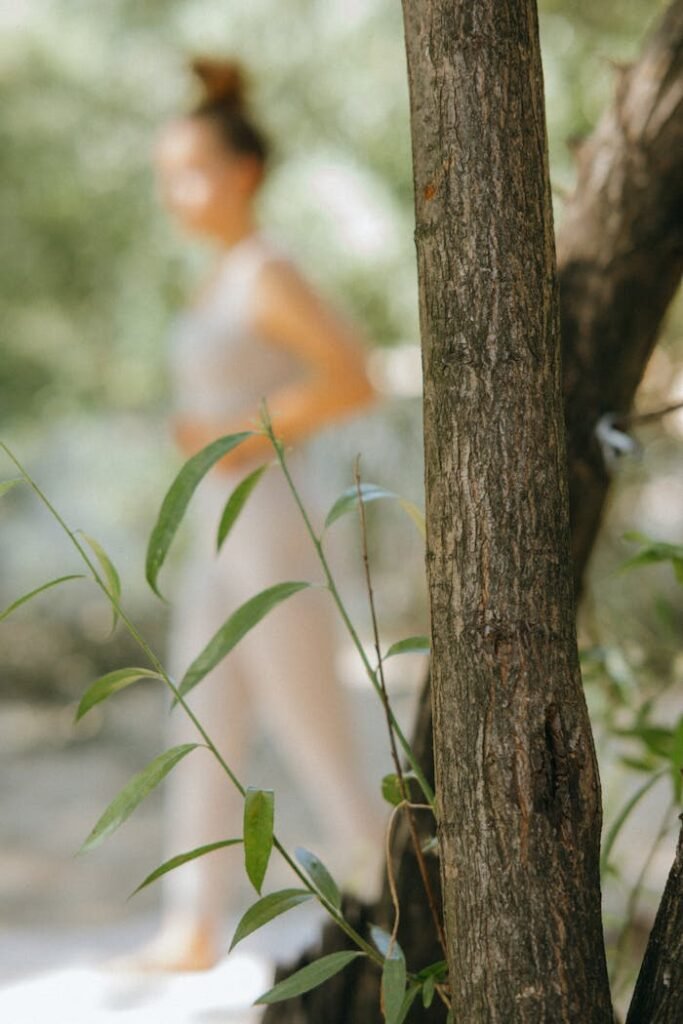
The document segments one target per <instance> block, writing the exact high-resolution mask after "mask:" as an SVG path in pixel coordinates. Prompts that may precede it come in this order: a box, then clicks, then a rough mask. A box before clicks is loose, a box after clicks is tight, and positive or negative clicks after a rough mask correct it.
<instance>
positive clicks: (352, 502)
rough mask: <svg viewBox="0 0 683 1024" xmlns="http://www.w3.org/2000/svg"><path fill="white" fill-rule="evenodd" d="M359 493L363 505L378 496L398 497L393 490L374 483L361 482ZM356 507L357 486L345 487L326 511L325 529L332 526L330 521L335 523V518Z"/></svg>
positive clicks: (376, 498) (378, 497)
mask: <svg viewBox="0 0 683 1024" xmlns="http://www.w3.org/2000/svg"><path fill="white" fill-rule="evenodd" d="M360 493H361V500H362V502H363V504H365V505H367V504H368V503H369V502H371V501H378V500H379V499H380V498H397V497H398V495H397V494H394V492H393V491H387V490H386V489H385V488H384V487H378V486H377V485H376V484H361V485H360ZM356 508H358V488H357V487H356V486H355V485H354V486H353V487H349V488H347V490H345V491H344V493H343V494H342V495H340V497H339V498H337V500H336V501H335V503H334V505H333V506H332V508H331V509H330V511H329V512H328V513H327V518H326V519H325V529H327V527H328V526H332V523H336V521H337V519H341V517H342V516H345V515H347V514H348V513H349V512H352V511H353V510H354V509H356Z"/></svg>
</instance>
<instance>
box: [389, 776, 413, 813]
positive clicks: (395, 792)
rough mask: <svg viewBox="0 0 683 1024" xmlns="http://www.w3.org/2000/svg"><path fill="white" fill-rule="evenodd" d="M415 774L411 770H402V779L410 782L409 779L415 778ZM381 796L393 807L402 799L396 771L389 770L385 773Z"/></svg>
mask: <svg viewBox="0 0 683 1024" xmlns="http://www.w3.org/2000/svg"><path fill="white" fill-rule="evenodd" d="M415 778H417V776H416V775H415V772H413V771H407V772H403V779H404V781H405V782H410V780H411V779H415ZM382 796H383V797H384V799H385V800H386V801H387V803H389V804H391V805H392V806H393V807H398V805H399V804H400V803H401V801H402V800H403V794H402V793H401V782H400V780H399V777H398V775H397V774H396V772H390V773H389V774H388V775H385V776H384V778H383V779H382Z"/></svg>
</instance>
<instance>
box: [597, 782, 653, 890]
mask: <svg viewBox="0 0 683 1024" xmlns="http://www.w3.org/2000/svg"><path fill="white" fill-rule="evenodd" d="M665 774H666V770H663V771H660V772H657V774H656V775H653V776H651V778H649V779H647V781H646V782H644V783H643V785H642V786H640V787H639V788H638V789H637V790H636V791H635V793H634V794H633V796H632V797H631V798H630V800H627V801H626V803H625V804H624V806H623V807H622V809H621V811H620V812H619V814H618V815H617V817H616V819H615V820H614V822H613V823H612V825H611V827H610V829H609V832H608V833H607V836H606V837H605V842H604V844H603V847H602V853H601V854H600V870H601V871H605V870H606V868H607V865H608V863H609V857H610V854H611V852H612V847H613V846H614V843H615V842H616V839H617V836H618V835H619V833H620V832H621V830H622V828H623V826H624V823H625V822H626V820H627V818H628V817H629V815H630V813H631V811H632V810H633V809H634V807H635V806H636V805H637V804H638V803H639V802H640V801H641V800H642V798H643V797H644V796H645V794H646V793H648V792H649V791H650V790H651V789H652V787H653V786H654V784H655V783H656V782H658V781H659V780H660V779H661V778H662V776H663V775H665Z"/></svg>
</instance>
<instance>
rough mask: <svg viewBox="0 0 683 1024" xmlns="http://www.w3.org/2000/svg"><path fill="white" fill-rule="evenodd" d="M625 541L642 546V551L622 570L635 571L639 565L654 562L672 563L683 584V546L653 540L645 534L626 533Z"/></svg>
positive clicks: (625, 563) (629, 560)
mask: <svg viewBox="0 0 683 1024" xmlns="http://www.w3.org/2000/svg"><path fill="white" fill-rule="evenodd" d="M624 539H625V540H629V541H633V542H634V543H636V544H640V545H642V547H641V550H640V551H639V552H638V553H637V554H635V555H633V557H632V558H629V559H628V560H627V561H626V562H624V564H623V565H622V569H633V568H635V567H636V566H639V565H650V564H652V563H654V562H671V565H672V567H673V570H674V574H675V576H676V579H677V580H678V582H679V583H683V545H681V544H669V543H667V542H666V541H661V540H652V539H651V538H650V537H647V536H645V534H643V533H636V532H631V533H626V534H624Z"/></svg>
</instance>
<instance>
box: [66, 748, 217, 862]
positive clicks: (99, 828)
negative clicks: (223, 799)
mask: <svg viewBox="0 0 683 1024" xmlns="http://www.w3.org/2000/svg"><path fill="white" fill-rule="evenodd" d="M197 746H199V744H197V743H183V744H181V745H180V746H178V747H172V748H171V749H170V750H166V751H165V752H164V753H163V754H159V756H158V757H155V758H154V760H153V761H151V762H150V763H149V764H148V765H147V767H146V768H143V769H142V771H141V772H138V774H137V775H134V776H133V778H132V779H131V780H130V782H129V783H128V784H127V785H126V786H124V788H123V789H122V790H121V792H120V793H119V794H118V796H116V797H115V798H114V800H112V802H111V803H110V804H109V807H107V809H106V811H105V812H104V814H103V815H102V817H101V818H100V820H99V821H98V822H97V824H96V825H95V827H94V829H93V830H92V832H91V833H90V835H89V836H88V838H87V839H86V841H85V842H84V843H83V846H82V847H81V853H84V852H85V851H86V850H92V849H93V847H95V846H97V845H98V844H99V843H101V842H102V840H103V839H105V838H106V837H107V836H108V835H110V833H112V832H113V831H114V830H115V829H117V828H118V827H119V825H122V824H123V822H124V821H125V820H126V818H128V817H129V816H130V815H131V814H132V812H133V811H134V810H135V808H136V807H137V806H138V804H140V803H142V801H143V800H144V799H145V797H146V796H148V794H149V793H151V792H152V790H153V789H154V788H155V787H156V786H158V784H159V783H160V782H161V780H162V779H163V778H165V777H166V776H167V775H168V773H169V772H170V771H171V769H172V768H173V767H174V766H175V765H176V764H177V763H178V761H180V760H182V758H183V757H185V756H186V755H187V754H189V753H190V751H191V750H194V749H195V748H196V747H197Z"/></svg>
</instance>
